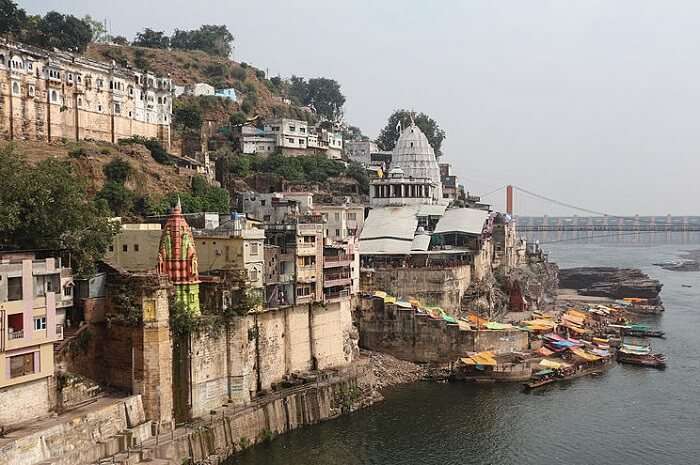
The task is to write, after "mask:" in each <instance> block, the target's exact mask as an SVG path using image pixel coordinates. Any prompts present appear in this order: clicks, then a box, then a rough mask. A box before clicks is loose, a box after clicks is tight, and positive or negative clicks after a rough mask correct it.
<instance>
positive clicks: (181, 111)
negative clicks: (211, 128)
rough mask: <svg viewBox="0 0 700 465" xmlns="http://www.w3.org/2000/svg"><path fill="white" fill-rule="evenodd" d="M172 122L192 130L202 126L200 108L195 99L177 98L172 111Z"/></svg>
mask: <svg viewBox="0 0 700 465" xmlns="http://www.w3.org/2000/svg"><path fill="white" fill-rule="evenodd" d="M173 123H175V125H177V126H180V127H183V128H186V129H190V130H192V131H199V130H200V129H201V128H202V109H201V108H200V106H199V105H198V104H197V102H195V101H189V100H187V101H181V100H177V101H176V104H175V111H174V112H173Z"/></svg>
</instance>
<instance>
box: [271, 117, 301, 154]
mask: <svg viewBox="0 0 700 465" xmlns="http://www.w3.org/2000/svg"><path fill="white" fill-rule="evenodd" d="M263 132H264V133H265V135H266V136H268V137H272V138H274V140H275V145H276V147H277V149H278V150H280V151H281V152H282V153H283V154H284V155H292V156H297V155H303V154H305V153H306V149H307V147H308V136H309V127H308V124H307V123H306V121H300V120H295V119H288V118H280V119H274V120H271V121H268V122H267V123H265V126H264V128H263Z"/></svg>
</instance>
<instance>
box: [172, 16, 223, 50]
mask: <svg viewBox="0 0 700 465" xmlns="http://www.w3.org/2000/svg"><path fill="white" fill-rule="evenodd" d="M233 40H234V38H233V35H232V34H231V33H230V32H229V30H228V28H227V27H226V26H224V25H219V26H217V25H213V24H205V25H203V26H200V28H199V29H194V30H191V31H183V30H180V29H175V33H174V34H173V37H172V39H171V40H170V46H171V47H172V48H176V49H181V50H202V51H203V52H206V53H208V54H210V55H215V56H220V57H226V58H227V57H228V56H229V55H230V54H231V52H232V51H233V45H232V44H233Z"/></svg>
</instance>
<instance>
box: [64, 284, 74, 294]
mask: <svg viewBox="0 0 700 465" xmlns="http://www.w3.org/2000/svg"><path fill="white" fill-rule="evenodd" d="M72 295H73V286H66V287H64V288H63V296H64V297H71V296H72Z"/></svg>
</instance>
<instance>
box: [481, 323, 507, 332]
mask: <svg viewBox="0 0 700 465" xmlns="http://www.w3.org/2000/svg"><path fill="white" fill-rule="evenodd" d="M486 329H492V330H495V331H502V330H504V329H513V325H511V324H507V323H496V322H495V321H491V322H488V323H486Z"/></svg>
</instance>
